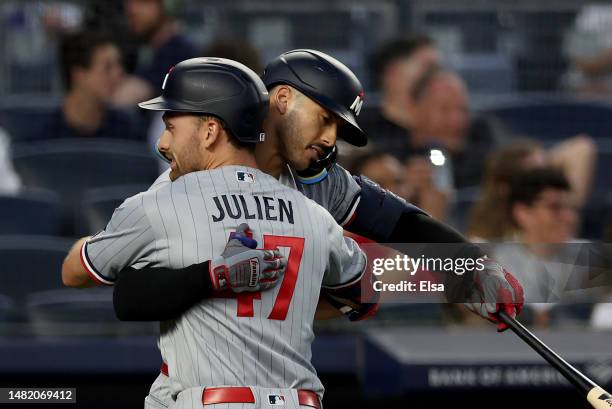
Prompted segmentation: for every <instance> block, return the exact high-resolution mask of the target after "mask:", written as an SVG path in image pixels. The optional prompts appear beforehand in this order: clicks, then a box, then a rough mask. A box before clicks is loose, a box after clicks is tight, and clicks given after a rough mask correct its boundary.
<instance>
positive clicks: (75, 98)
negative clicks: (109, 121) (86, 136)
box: [62, 90, 106, 133]
mask: <svg viewBox="0 0 612 409" xmlns="http://www.w3.org/2000/svg"><path fill="white" fill-rule="evenodd" d="M62 111H63V113H64V118H65V119H66V122H68V124H69V125H70V126H72V127H73V128H76V129H79V130H82V131H84V132H86V133H93V132H95V131H96V130H97V129H98V128H99V127H100V125H101V124H102V120H103V119H104V115H105V113H106V107H104V106H103V105H102V104H100V103H99V102H98V101H96V100H94V99H93V98H90V97H89V96H87V95H86V94H85V92H79V91H77V90H73V91H71V92H69V93H68V95H66V98H65V99H64V104H63V107H62Z"/></svg>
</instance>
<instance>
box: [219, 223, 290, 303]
mask: <svg viewBox="0 0 612 409" xmlns="http://www.w3.org/2000/svg"><path fill="white" fill-rule="evenodd" d="M251 236H252V234H251V230H250V228H249V225H248V224H246V223H242V224H241V225H240V226H238V229H237V230H236V231H235V232H234V233H232V234H231V235H230V239H229V241H228V242H227V245H226V246H225V249H224V250H223V253H221V256H220V257H217V258H215V259H213V260H211V262H210V278H211V281H212V285H213V288H214V289H215V290H217V291H223V290H227V289H230V290H232V291H234V292H236V293H240V292H243V291H260V290H267V289H269V288H272V287H274V286H275V285H276V284H277V283H278V281H279V279H280V278H281V277H282V275H283V274H284V273H285V269H286V268H287V259H286V258H285V257H283V255H282V254H280V252H279V251H278V249H274V250H263V249H256V247H257V241H256V240H254V239H253V238H252V237H251Z"/></svg>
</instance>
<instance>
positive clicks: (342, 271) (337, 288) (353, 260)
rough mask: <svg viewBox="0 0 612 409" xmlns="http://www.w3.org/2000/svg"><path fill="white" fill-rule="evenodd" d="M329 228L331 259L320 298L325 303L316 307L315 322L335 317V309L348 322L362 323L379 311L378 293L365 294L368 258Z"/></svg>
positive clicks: (334, 226) (335, 227)
mask: <svg viewBox="0 0 612 409" xmlns="http://www.w3.org/2000/svg"><path fill="white" fill-rule="evenodd" d="M330 220H331V218H330ZM331 224H332V225H331V226H330V233H329V234H328V237H329V240H330V258H329V263H328V266H327V269H326V271H325V275H324V277H323V283H322V286H321V297H320V299H321V300H324V301H325V302H324V303H322V302H320V303H319V305H318V309H319V308H320V310H318V311H317V314H316V318H317V319H324V318H332V317H334V316H337V315H338V314H337V313H336V312H333V311H332V310H333V309H335V310H336V311H339V312H340V313H342V314H344V315H346V316H348V318H349V319H350V320H351V321H359V320H363V319H365V318H368V317H370V316H371V315H373V314H374V312H375V311H376V309H377V308H378V293H375V292H373V291H372V292H368V291H367V289H368V288H371V285H370V284H371V282H372V279H373V277H372V274H371V271H370V272H368V271H367V257H366V255H365V253H364V252H363V251H362V250H361V249H360V248H359V245H358V244H357V243H356V242H355V241H354V240H353V239H351V238H350V237H345V236H344V235H343V234H342V229H341V228H340V227H339V226H338V225H337V224H336V223H333V222H332V223H331ZM362 289H363V290H364V291H362ZM330 307H331V308H330Z"/></svg>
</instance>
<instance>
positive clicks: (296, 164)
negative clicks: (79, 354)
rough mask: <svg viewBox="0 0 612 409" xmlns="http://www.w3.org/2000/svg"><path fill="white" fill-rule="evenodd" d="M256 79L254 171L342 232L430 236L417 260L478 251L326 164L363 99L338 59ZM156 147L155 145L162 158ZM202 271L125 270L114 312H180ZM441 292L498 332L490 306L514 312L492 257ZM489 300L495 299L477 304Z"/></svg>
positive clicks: (357, 139)
mask: <svg viewBox="0 0 612 409" xmlns="http://www.w3.org/2000/svg"><path fill="white" fill-rule="evenodd" d="M263 81H264V83H265V85H266V87H267V88H268V91H269V93H270V110H269V113H268V116H267V118H266V120H265V122H264V129H265V131H266V135H267V138H266V141H265V142H263V143H261V144H258V146H257V149H256V151H255V156H256V159H257V163H258V164H259V165H260V168H261V169H262V170H264V171H265V172H266V173H268V174H270V175H273V176H275V177H277V178H279V180H280V181H281V182H282V183H284V184H286V185H288V186H291V187H294V188H296V189H299V190H300V191H301V192H302V193H304V195H305V196H307V197H309V198H311V199H313V200H315V201H316V202H317V203H319V204H320V205H321V206H323V207H324V208H326V209H327V210H328V212H329V213H330V214H331V215H332V216H333V217H334V219H335V220H336V221H337V222H338V223H339V224H340V225H341V226H343V227H344V228H345V229H346V230H349V231H351V232H354V233H357V234H359V235H362V236H365V237H367V238H369V239H372V240H375V241H378V242H381V243H433V244H434V245H432V246H429V247H426V248H424V249H423V250H424V251H423V255H424V256H426V257H439V258H444V259H446V258H451V259H456V258H473V259H477V258H482V257H486V254H485V253H484V251H483V250H482V249H480V248H479V247H478V246H476V245H474V244H472V243H470V242H468V240H467V239H466V238H464V237H463V236H462V235H461V234H459V233H458V232H456V231H455V230H453V229H452V228H450V227H448V226H446V225H444V224H443V223H441V222H439V221H437V220H435V219H433V218H431V217H429V216H428V215H427V214H425V213H424V212H423V211H421V210H420V209H418V208H417V207H415V206H413V205H411V204H409V203H407V202H406V201H405V200H403V199H401V198H400V197H398V196H396V195H394V194H393V193H391V192H389V191H386V190H384V189H382V188H380V187H379V186H378V185H377V184H375V183H373V182H372V181H370V180H369V179H367V178H366V177H363V176H352V175H350V174H349V173H348V172H347V171H346V170H344V169H343V168H342V167H340V166H339V165H338V164H335V163H334V161H335V158H336V147H335V143H336V137H337V136H340V137H341V138H343V139H344V140H345V141H346V142H348V143H350V144H353V145H355V146H363V145H365V144H366V143H367V138H366V135H365V134H364V132H363V131H362V130H361V128H360V127H359V125H358V123H357V120H356V118H357V116H358V115H359V112H360V110H361V107H362V105H363V101H364V92H363V88H362V86H361V83H360V82H359V80H358V79H357V77H356V76H355V75H354V74H353V73H352V72H351V71H350V69H349V68H347V67H346V66H345V65H344V64H342V63H341V62H339V61H338V60H336V59H334V58H332V57H330V56H329V55H327V54H324V53H322V52H319V51H315V50H302V49H300V50H293V51H289V52H286V53H284V54H282V55H280V56H279V57H277V58H276V59H274V60H273V61H272V62H270V63H269V64H268V66H267V67H266V69H265V71H264V74H263ZM165 149H166V147H165V146H164V144H163V143H160V144H159V150H160V153H161V154H162V155H164V152H165ZM171 162H172V161H171ZM167 181H168V176H167V174H162V175H161V176H160V178H159V179H158V181H157V182H156V183H160V184H163V183H167ZM435 243H453V244H454V246H452V248H451V246H435ZM201 271H202V270H201V268H199V267H198V266H195V265H194V266H190V267H189V268H187V269H181V270H178V271H176V270H175V271H170V270H168V269H163V268H158V269H156V268H151V269H144V270H130V271H126V272H125V274H121V276H120V280H119V281H118V283H117V284H116V286H115V301H116V304H115V307H116V312H117V314H118V316H119V317H120V318H121V319H125V320H158V319H159V318H160V317H164V316H171V317H178V316H180V314H181V313H182V312H183V311H186V310H187V309H189V308H190V307H191V305H193V304H194V303H197V302H199V301H200V300H201V299H202V297H203V295H202V291H201V289H200V288H198V287H195V286H193V285H190V284H189V283H191V282H193V281H194V280H196V277H198V276H199V275H200V274H201ZM144 274H146V276H147V279H148V280H149V282H150V286H149V287H148V288H147V289H145V290H144V291H143V289H142V288H140V286H139V283H140V275H144ZM168 280H171V281H172V282H173V285H175V286H176V288H180V291H177V292H176V293H175V294H174V296H173V297H170V298H167V299H166V301H167V302H166V303H165V304H164V306H159V305H157V304H156V303H155V302H153V301H152V300H153V299H154V297H152V296H151V295H152V294H151V293H149V291H151V292H152V293H153V294H154V293H155V291H156V288H163V286H164V285H165V284H166V283H167V282H168ZM156 283H157V284H156ZM445 289H446V295H447V298H448V300H449V301H450V302H466V307H467V308H468V309H470V310H471V311H473V312H474V313H476V314H478V315H480V316H482V317H483V318H485V319H488V320H490V321H493V322H494V323H496V324H497V325H498V330H505V329H506V326H505V324H503V323H502V322H500V321H499V320H498V319H497V317H496V312H497V311H499V310H506V311H507V312H508V313H509V314H510V315H513V316H514V315H516V314H518V313H519V312H520V310H521V308H522V302H523V295H522V288H521V286H520V283H518V281H517V280H516V279H514V277H512V275H511V274H510V273H508V272H507V271H505V269H503V267H502V266H500V265H499V264H498V263H496V262H494V261H492V260H489V261H488V262H487V263H486V268H485V269H484V270H482V271H475V272H473V273H469V274H466V275H463V276H458V275H455V274H452V273H451V274H449V275H448V276H447V283H446V285H445ZM323 294H324V295H325V296H326V297H324V298H323V299H322V302H321V303H320V304H321V305H320V310H319V313H320V315H333V314H334V313H337V308H340V309H341V310H342V311H343V312H344V313H346V314H347V315H349V317H352V318H353V319H359V318H360V317H363V316H367V315H368V314H370V313H371V311H372V305H371V304H364V303H357V304H358V305H359V308H358V309H355V308H352V306H351V307H350V308H346V306H345V305H338V304H337V303H335V302H332V305H333V308H336V310H333V311H332V310H331V309H330V305H329V303H328V302H326V301H328V300H330V298H329V297H328V296H327V295H328V294H327V292H326V291H323ZM491 299H494V301H496V302H493V303H491V302H484V301H487V300H488V301H490V300H491ZM330 301H333V300H330Z"/></svg>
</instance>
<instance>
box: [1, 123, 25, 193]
mask: <svg viewBox="0 0 612 409" xmlns="http://www.w3.org/2000/svg"><path fill="white" fill-rule="evenodd" d="M20 186H21V181H20V180H19V176H17V174H16V173H15V170H14V169H13V165H12V163H11V154H10V138H9V135H8V134H7V133H6V132H5V131H4V130H3V129H2V128H0V194H3V195H12V194H15V193H17V191H18V190H19V187H20Z"/></svg>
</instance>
